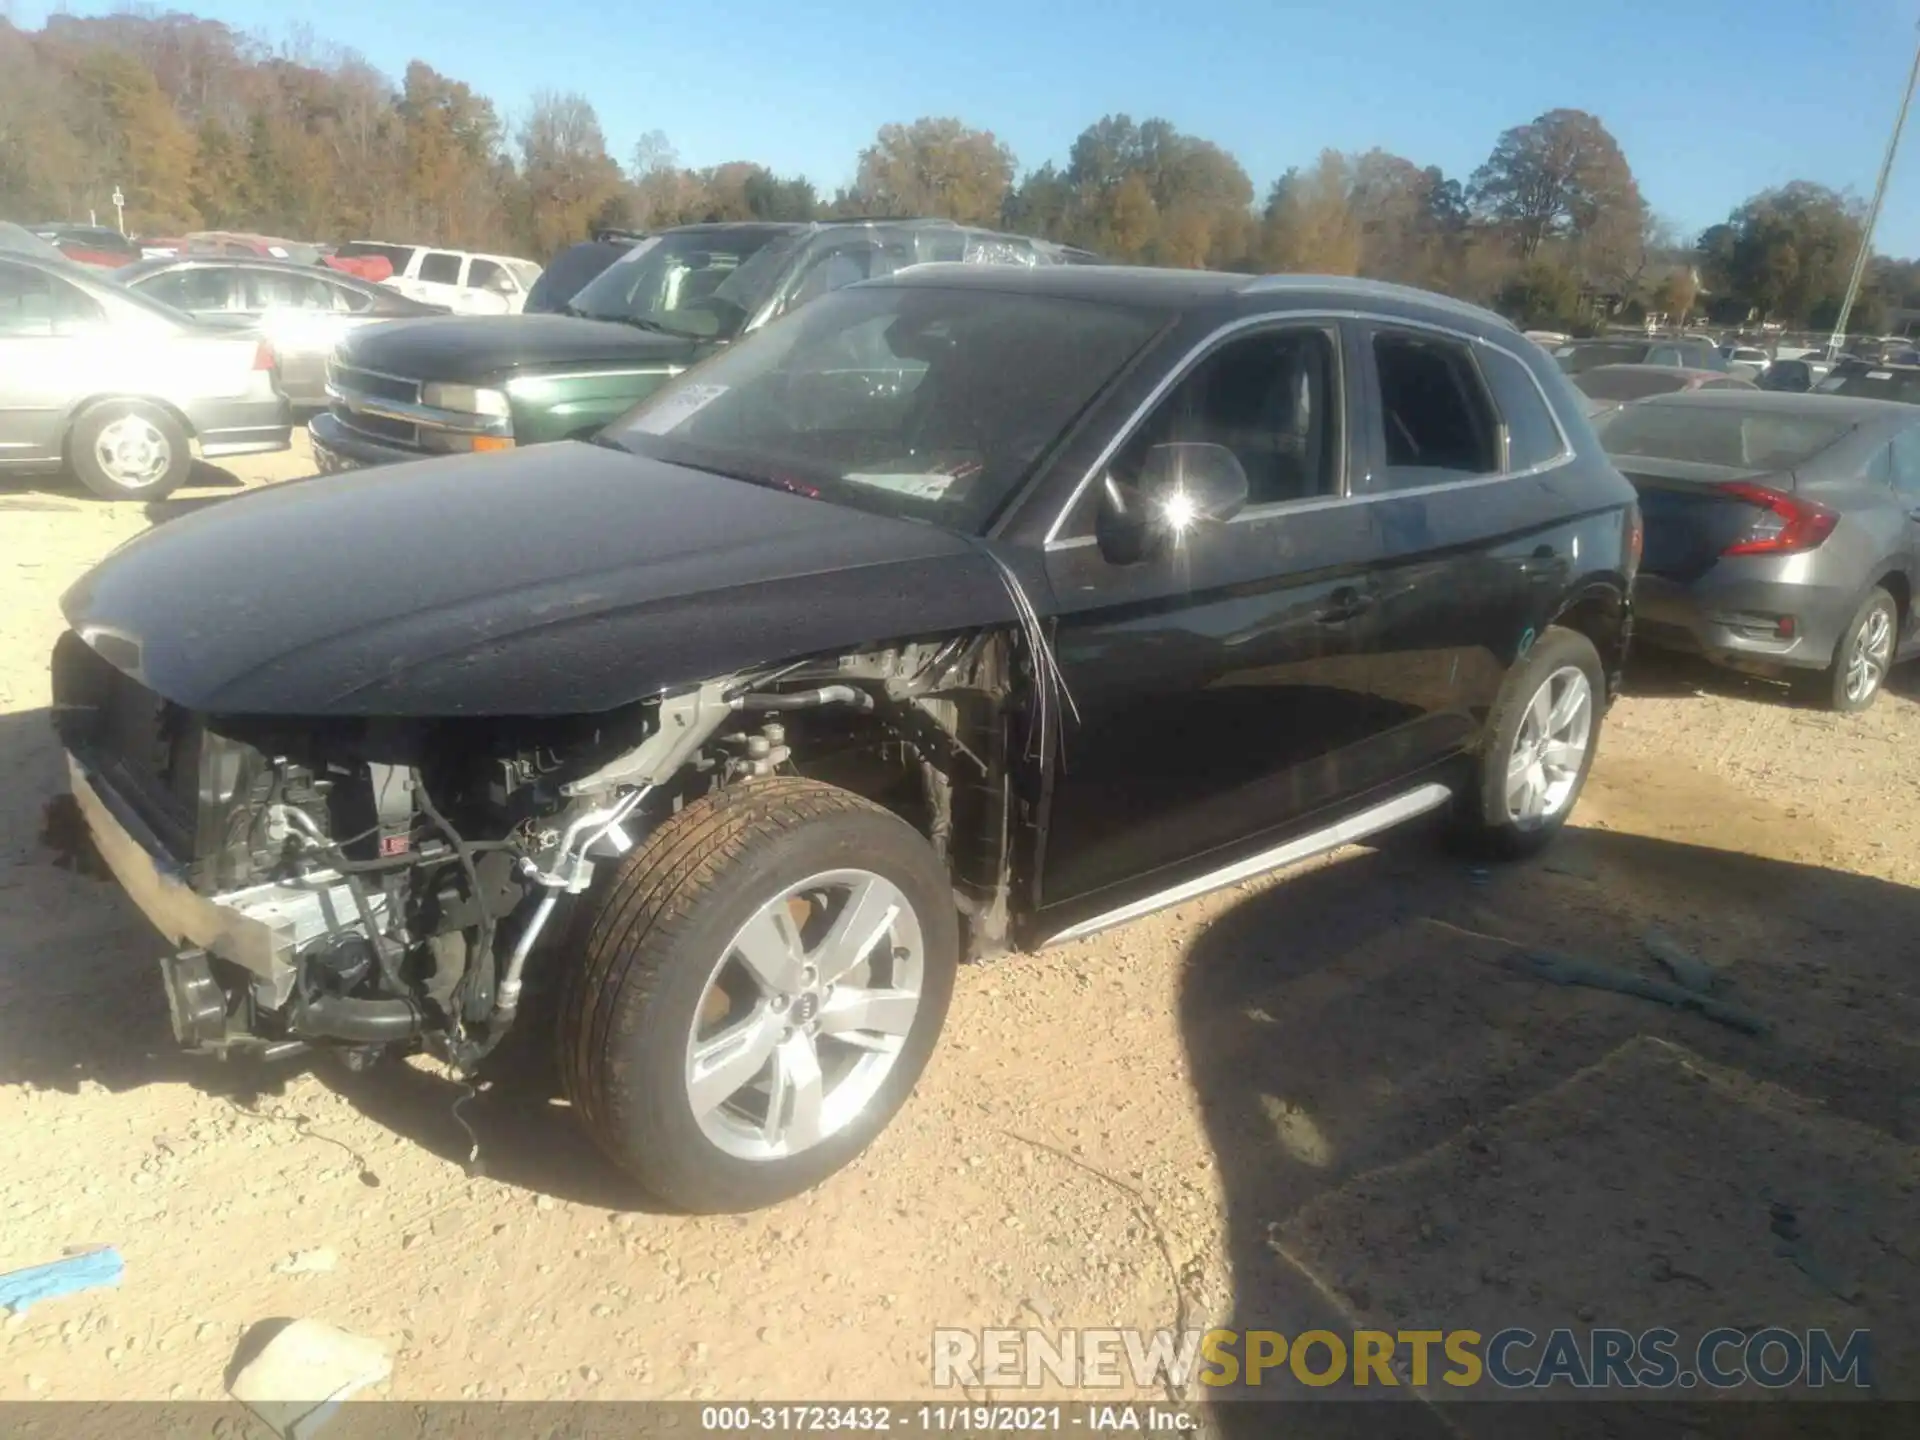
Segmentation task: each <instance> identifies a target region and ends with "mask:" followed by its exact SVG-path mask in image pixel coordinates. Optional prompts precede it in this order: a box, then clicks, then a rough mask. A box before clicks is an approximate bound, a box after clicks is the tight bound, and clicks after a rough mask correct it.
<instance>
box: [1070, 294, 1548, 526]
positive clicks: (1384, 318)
mask: <svg viewBox="0 0 1920 1440" xmlns="http://www.w3.org/2000/svg"><path fill="white" fill-rule="evenodd" d="M1326 320H1335V321H1339V320H1353V321H1359V322H1361V323H1363V324H1368V325H1378V326H1381V327H1383V328H1387V329H1400V330H1428V331H1431V332H1433V333H1434V334H1437V335H1444V336H1446V337H1447V338H1448V339H1450V340H1455V341H1458V342H1459V343H1461V344H1463V345H1466V346H1469V347H1473V346H1485V347H1487V348H1488V349H1490V350H1499V351H1501V352H1502V353H1504V354H1505V355H1507V356H1508V357H1509V358H1511V359H1512V360H1514V361H1516V362H1518V363H1519V365H1520V366H1521V367H1522V368H1523V369H1525V370H1526V371H1527V372H1528V378H1529V379H1531V380H1532V381H1533V385H1534V389H1535V390H1537V391H1539V393H1540V400H1541V403H1542V404H1544V405H1545V406H1546V407H1547V414H1548V415H1550V416H1551V417H1552V418H1553V425H1554V429H1555V430H1557V431H1558V432H1559V435H1560V446H1561V449H1560V453H1559V454H1558V455H1556V456H1554V457H1553V458H1552V459H1551V460H1546V461H1542V462H1541V463H1540V464H1538V465H1530V466H1528V467H1527V468H1526V469H1524V470H1507V471H1502V472H1501V473H1500V474H1498V475H1469V476H1466V477H1465V478H1463V479H1460V480H1443V481H1440V482H1438V483H1437V484H1433V485H1416V486H1410V487H1408V488H1407V489H1404V490H1380V491H1362V492H1360V493H1358V494H1347V495H1317V496H1314V497H1313V498H1311V499H1307V500H1289V501H1282V502H1279V503H1276V504H1273V505H1262V506H1259V507H1257V509H1256V510H1250V511H1242V512H1241V513H1240V514H1239V515H1236V516H1235V517H1234V519H1233V521H1230V522H1229V523H1230V524H1231V523H1237V522H1238V521H1240V520H1244V519H1267V518H1269V517H1271V516H1274V515H1278V514H1283V513H1286V512H1289V511H1293V510H1299V509H1303V508H1313V509H1325V508H1330V507H1332V506H1335V505H1364V504H1371V503H1373V502H1374V501H1378V500H1397V499H1400V498H1402V497H1404V496H1407V495H1427V494H1432V493H1434V492H1436V491H1441V490H1456V489H1460V488H1462V487H1464V486H1468V485H1490V484H1494V483H1496V482H1499V481H1503V480H1519V479H1523V478H1525V477H1527V476H1531V475H1539V474H1542V473H1544V472H1545V471H1548V470H1553V469H1556V468H1558V467H1559V466H1561V465H1565V464H1567V463H1568V462H1569V461H1571V460H1572V459H1573V458H1574V450H1573V441H1572V438H1571V437H1570V436H1569V435H1568V434H1567V430H1566V426H1564V425H1562V424H1561V423H1560V415H1559V412H1558V411H1556V410H1555V409H1554V408H1553V402H1552V400H1551V399H1549V398H1548V396H1547V392H1546V389H1545V387H1544V386H1542V385H1541V384H1540V379H1539V377H1538V376H1536V375H1534V374H1533V373H1532V371H1533V367H1532V366H1531V365H1528V364H1527V361H1526V358H1525V357H1524V356H1523V355H1522V354H1521V353H1520V352H1519V351H1518V350H1516V349H1514V348H1513V347H1512V346H1509V345H1503V344H1498V343H1496V342H1494V341H1492V340H1487V339H1483V338H1482V337H1481V336H1478V335H1473V334H1469V333H1467V332H1466V331H1463V330H1456V329H1454V328H1452V327H1451V326H1447V325H1441V324H1438V323H1437V322H1435V321H1431V320H1415V319H1408V318H1406V317H1404V316H1399V315H1378V314H1373V313H1371V312H1368V311H1364V310H1268V311H1263V312H1262V313H1261V314H1258V315H1242V316H1240V317H1239V318H1238V319H1235V320H1230V321H1228V322H1227V323H1226V324H1225V325H1222V326H1220V327H1219V328H1218V329H1216V330H1214V331H1213V332H1212V333H1211V334H1210V335H1207V336H1206V337H1205V338H1204V339H1202V340H1200V341H1199V342H1198V343H1197V344H1195V345H1194V346H1193V348H1192V349H1190V350H1189V351H1187V353H1186V354H1185V355H1184V356H1183V357H1182V358H1181V360H1180V363H1179V364H1178V365H1176V366H1174V367H1173V369H1171V370H1169V371H1168V372H1167V373H1166V374H1165V375H1163V376H1162V377H1161V379H1160V383H1159V384H1158V385H1155V386H1154V387H1153V389H1152V390H1151V391H1150V392H1148V394H1147V397H1146V398H1145V399H1144V400H1142V401H1141V402H1140V403H1139V404H1138V405H1137V406H1135V407H1134V411H1133V413H1132V414H1131V415H1129V416H1128V417H1127V421H1126V424H1124V425H1122V426H1121V427H1120V429H1119V430H1118V431H1117V432H1116V434H1115V436H1114V438H1113V439H1112V440H1111V441H1109V442H1108V443H1107V446H1106V448H1105V449H1103V450H1102V451H1101V452H1100V453H1099V455H1097V456H1096V457H1095V458H1094V462H1093V464H1092V465H1091V466H1089V467H1088V469H1087V473H1086V474H1085V475H1083V476H1081V477H1080V480H1079V483H1077V484H1076V485H1075V486H1074V487H1073V492H1072V493H1071V494H1070V495H1068V496H1067V500H1066V503H1065V504H1064V505H1062V506H1061V507H1060V513H1059V514H1057V515H1055V516H1054V517H1053V523H1052V524H1051V525H1049V526H1048V527H1047V534H1046V538H1045V540H1044V541H1042V547H1043V548H1044V549H1047V550H1068V549H1073V548H1075V547H1077V546H1080V545H1087V544H1091V543H1092V539H1091V537H1088V536H1073V537H1070V538H1068V539H1066V540H1062V539H1061V538H1060V530H1061V527H1062V526H1064V525H1065V524H1066V523H1067V517H1068V516H1070V515H1071V514H1072V513H1073V510H1074V507H1075V506H1076V505H1078V504H1079V503H1080V497H1081V496H1082V495H1084V494H1085V493H1086V490H1087V487H1088V486H1089V485H1091V484H1093V482H1094V480H1095V479H1096V478H1097V477H1098V476H1100V475H1104V474H1105V473H1106V469H1107V466H1108V465H1110V464H1112V463H1113V457H1114V456H1115V455H1117V454H1119V452H1120V449H1121V447H1122V446H1124V445H1125V444H1126V443H1127V441H1128V440H1130V439H1132V438H1133V434H1134V432H1135V431H1136V430H1138V429H1139V428H1140V426H1141V425H1142V424H1143V423H1144V422H1145V421H1146V419H1147V417H1148V416H1149V415H1150V414H1152V413H1153V410H1154V407H1155V406H1157V405H1158V404H1159V403H1160V402H1161V401H1162V400H1164V399H1165V398H1166V397H1167V394H1168V392H1169V391H1171V390H1172V389H1173V388H1174V387H1175V386H1176V385H1178V384H1179V383H1180V382H1181V381H1182V380H1184V379H1186V377H1187V375H1188V374H1189V373H1190V372H1191V371H1192V370H1193V368H1194V367H1195V366H1196V365H1198V364H1199V363H1200V362H1201V361H1202V360H1203V359H1205V358H1206V357H1207V356H1208V355H1209V354H1211V353H1212V352H1213V351H1214V350H1215V349H1217V348H1219V346H1220V345H1221V344H1222V343H1223V342H1224V341H1226V340H1227V339H1229V338H1230V337H1232V336H1234V335H1237V334H1239V333H1240V332H1241V331H1243V330H1254V329H1262V328H1265V329H1284V328H1287V327H1288V326H1291V325H1293V324H1296V323H1303V324H1304V323H1309V322H1312V321H1326ZM1518 338H1520V339H1521V343H1522V344H1526V345H1530V344H1532V343H1533V342H1532V341H1530V340H1526V339H1525V338H1524V337H1518ZM1488 389H1489V391H1491V389H1492V386H1491V385H1489V386H1488ZM1346 449H1347V453H1348V455H1349V456H1351V454H1352V452H1353V447H1352V439H1351V437H1348V443H1347V446H1346Z"/></svg>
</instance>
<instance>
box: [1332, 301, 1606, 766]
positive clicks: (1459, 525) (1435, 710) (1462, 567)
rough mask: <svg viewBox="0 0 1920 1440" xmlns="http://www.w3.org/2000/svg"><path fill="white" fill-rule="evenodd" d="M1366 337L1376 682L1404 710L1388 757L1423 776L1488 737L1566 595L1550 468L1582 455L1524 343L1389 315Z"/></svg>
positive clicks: (1565, 555) (1358, 358)
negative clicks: (1519, 659)
mask: <svg viewBox="0 0 1920 1440" xmlns="http://www.w3.org/2000/svg"><path fill="white" fill-rule="evenodd" d="M1357 331H1358V333H1357V339H1358V344H1357V347H1356V354H1355V368H1356V370H1357V371H1358V372H1359V373H1360V374H1362V375H1363V376H1365V377H1366V382H1367V384H1368V386H1369V391H1370V400H1371V403H1370V405H1369V414H1368V430H1367V432H1366V434H1365V435H1364V436H1363V440H1364V443H1365V445H1366V450H1365V452H1364V453H1366V455H1367V463H1366V470H1365V474H1364V475H1363V477H1362V480H1361V482H1360V489H1361V493H1363V494H1366V495H1369V496H1372V497H1374V499H1373V500H1372V503H1370V504H1368V505H1367V506H1366V507H1365V514H1366V515H1367V518H1368V524H1369V527H1370V530H1371V533H1372V535H1373V537H1374V553H1375V554H1376V555H1377V557H1378V562H1377V565H1378V568H1377V571H1376V573H1375V582H1376V584H1377V586H1378V591H1379V597H1380V602H1379V617H1378V621H1377V624H1378V630H1379V634H1378V640H1377V645H1378V651H1377V654H1376V656H1375V660H1374V668H1373V674H1372V683H1373V685H1374V687H1375V689H1376V693H1377V694H1378V696H1379V698H1380V700H1381V701H1382V702H1383V703H1384V704H1385V705H1386V706H1387V707H1388V708H1389V709H1390V710H1391V711H1392V713H1394V714H1395V715H1396V716H1398V717H1399V718H1398V721H1397V724H1396V726H1395V729H1394V733H1393V735H1392V736H1391V737H1390V738H1391V742H1392V743H1391V748H1390V751H1389V753H1388V754H1387V756H1386V760H1387V762H1388V763H1389V764H1390V765H1391V766H1392V767H1394V768H1396V769H1398V770H1401V771H1407V772H1411V771H1415V770H1419V769H1421V768H1423V767H1425V766H1427V765H1429V764H1431V763H1434V762H1436V761H1439V760H1442V759H1444V758H1446V757H1447V756H1450V755H1452V754H1454V753H1457V752H1458V751H1459V750H1461V749H1462V748H1463V747H1465V746H1468V745H1471V744H1473V743H1474V742H1475V741H1476V740H1477V738H1478V736H1479V733H1480V730H1481V727H1482V726H1483V725H1484V724H1485V723H1486V719H1487V715H1488V713H1489V711H1490V710H1491V709H1492V706H1493V703H1494V700H1495V699H1496V697H1497V696H1498V695H1499V692H1500V686H1501V684H1502V682H1503V681H1504V680H1505V678H1506V674H1507V670H1508V668H1509V667H1510V666H1511V665H1512V663H1513V661H1514V658H1515V657H1516V655H1518V654H1520V653H1523V652H1524V650H1525V648H1526V646H1527V644H1528V643H1529V642H1530V640H1531V632H1533V631H1534V630H1536V629H1537V628H1538V627H1539V626H1540V625H1542V624H1543V623H1544V615H1545V613H1546V612H1548V611H1549V610H1550V607H1551V605H1552V604H1553V602H1554V599H1555V597H1557V596H1558V595H1560V594H1561V593H1563V592H1564V590H1565V587H1566V585H1567V583H1568V580H1569V578H1570V576H1571V573H1572V567H1573V561H1574V556H1573V555H1572V554H1571V551H1570V545H1571V537H1570V536H1569V535H1568V534H1566V533H1563V527H1564V518H1565V508H1564V502H1560V501H1557V500H1556V499H1555V498H1554V497H1553V495H1552V494H1551V492H1550V490H1547V489H1543V488H1542V486H1543V483H1544V482H1543V478H1542V477H1546V476H1549V475H1550V474H1551V472H1552V470H1553V469H1554V468H1555V467H1557V466H1559V465H1561V464H1564V463H1566V462H1568V461H1570V460H1571V459H1572V455H1573V452H1572V447H1571V445H1570V444H1569V442H1568V439H1567V437H1566V436H1565V435H1564V434H1563V433H1562V432H1561V429H1560V426H1559V423H1558V422H1557V421H1556V420H1555V419H1554V417H1553V412H1552V410H1551V408H1550V406H1549V405H1548V403H1547V400H1546V397H1545V395H1544V394H1543V393H1542V391H1541V389H1540V386H1539V384H1538V382H1537V381H1536V380H1535V379H1534V378H1533V376H1532V373H1531V371H1530V370H1529V369H1528V367H1527V366H1526V364H1525V363H1524V362H1523V361H1522V360H1521V359H1520V358H1519V357H1518V356H1517V355H1515V354H1514V353H1512V352H1510V351H1508V350H1505V349H1502V348H1500V347H1498V346H1494V345H1489V344H1487V343H1486V342H1484V341H1476V340H1474V339H1472V338H1470V337H1468V336H1464V335H1459V334H1454V333H1452V332H1448V331H1441V330H1433V329H1426V328H1410V327H1406V326H1402V325H1395V324H1389V323H1385V322H1381V323H1377V324H1368V325H1361V326H1359V327H1357Z"/></svg>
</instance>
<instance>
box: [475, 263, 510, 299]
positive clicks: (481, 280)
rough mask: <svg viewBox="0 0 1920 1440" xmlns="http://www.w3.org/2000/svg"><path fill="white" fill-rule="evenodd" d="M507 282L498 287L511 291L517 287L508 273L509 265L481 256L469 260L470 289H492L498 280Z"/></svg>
mask: <svg viewBox="0 0 1920 1440" xmlns="http://www.w3.org/2000/svg"><path fill="white" fill-rule="evenodd" d="M502 280H504V281H505V282H506V283H505V284H504V285H500V286H499V287H498V288H499V289H501V290H504V291H507V292H509V293H511V292H512V291H513V290H514V289H515V288H516V287H515V285H514V283H513V277H512V276H511V275H509V274H508V273H507V267H506V266H504V265H500V264H497V263H496V262H494V261H492V260H482V259H481V258H480V257H479V256H477V255H476V256H475V257H474V258H473V259H471V260H469V261H468V262H467V288H468V289H469V290H490V289H493V288H495V285H496V282H499V281H502Z"/></svg>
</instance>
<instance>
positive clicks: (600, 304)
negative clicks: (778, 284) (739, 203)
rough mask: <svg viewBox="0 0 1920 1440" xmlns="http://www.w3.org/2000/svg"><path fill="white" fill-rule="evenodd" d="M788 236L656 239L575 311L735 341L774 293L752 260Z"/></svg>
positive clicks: (583, 294)
mask: <svg viewBox="0 0 1920 1440" xmlns="http://www.w3.org/2000/svg"><path fill="white" fill-rule="evenodd" d="M780 235H781V232H779V231H777V230H761V229H752V230H749V229H744V228H743V229H738V230H728V229H722V230H702V231H691V232H685V233H679V234H671V233H670V234H666V235H655V236H653V237H651V238H650V239H646V240H642V241H641V242H640V243H639V244H638V245H636V246H634V247H633V249H631V250H629V251H628V252H627V253H626V254H625V255H623V256H621V257H620V258H619V259H618V260H616V261H614V262H613V264H611V265H609V266H608V267H607V268H606V269H605V270H603V271H601V272H600V274H599V275H597V276H595V277H594V278H593V279H592V280H591V281H589V282H588V283H587V285H586V286H585V287H583V288H582V289H581V291H580V293H579V294H577V295H575V296H574V297H573V299H572V300H571V301H570V302H568V306H567V308H568V309H569V310H570V311H571V312H572V313H574V314H576V315H584V316H586V317H587V319H589V320H619V321H624V322H625V323H627V324H630V325H633V324H637V325H642V326H645V327H646V328H649V329H659V330H665V331H668V332H669V333H672V334H678V335H687V336H693V337H698V338H701V339H707V338H720V339H731V338H732V337H733V336H734V335H736V334H738V333H739V331H740V328H741V327H742V326H743V325H745V324H746V323H747V321H748V320H749V319H751V318H752V316H753V313H754V311H755V310H757V309H758V308H759V304H760V301H761V300H763V299H764V298H765V296H766V295H767V294H768V293H771V289H772V278H771V276H769V275H768V269H767V267H766V266H751V268H750V262H751V261H752V260H753V259H755V258H757V256H758V254H759V253H760V252H761V251H763V250H765V249H766V248H767V246H768V242H769V241H771V240H773V239H774V238H775V237H776V236H780ZM783 238H784V237H783ZM772 273H773V275H777V273H778V267H777V266H775V267H774V269H773V272H772ZM763 277H765V278H764V279H763Z"/></svg>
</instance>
